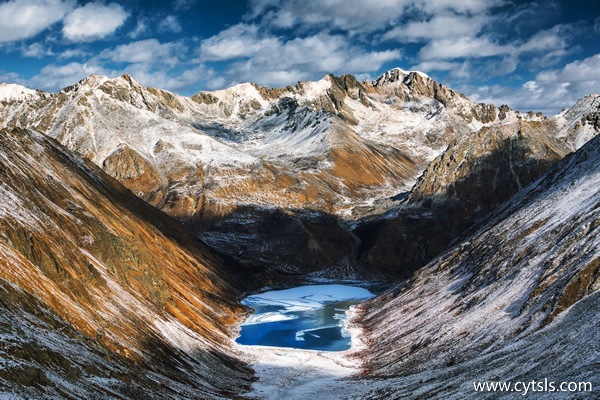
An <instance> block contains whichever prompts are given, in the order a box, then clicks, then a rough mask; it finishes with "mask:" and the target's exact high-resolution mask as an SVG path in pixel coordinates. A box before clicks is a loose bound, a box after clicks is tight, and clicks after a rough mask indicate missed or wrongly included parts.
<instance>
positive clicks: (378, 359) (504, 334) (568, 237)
mask: <svg viewBox="0 0 600 400" xmlns="http://www.w3.org/2000/svg"><path fill="white" fill-rule="evenodd" d="M599 187H600V137H595V138H594V139H592V140H591V141H590V142H589V143H587V144H586V145H585V146H583V147H582V148H581V149H579V150H578V151H577V152H576V153H573V154H570V155H569V156H567V157H566V158H565V159H564V160H562V161H561V162H559V163H558V164H557V165H556V166H555V167H554V168H553V169H552V170H551V171H550V172H549V173H548V174H546V175H545V176H544V177H543V178H542V179H540V180H538V181H536V182H534V183H532V184H531V185H530V186H528V187H527V188H525V189H524V190H523V191H521V192H519V194H517V195H516V196H515V197H514V198H513V199H511V200H510V201H509V202H507V203H506V204H505V205H503V206H502V207H500V208H499V209H498V210H496V211H495V212H494V213H493V215H492V217H490V219H489V220H488V221H487V222H486V223H485V224H484V225H483V226H482V227H481V229H479V230H478V231H477V232H475V233H474V234H473V235H472V236H470V237H468V238H466V239H465V240H464V241H463V242H461V243H460V244H458V245H456V246H454V247H453V248H451V249H450V250H448V251H446V252H445V253H444V254H442V255H441V256H440V257H438V258H436V259H435V260H434V261H432V262H431V263H430V264H428V265H427V266H426V267H425V268H423V269H422V270H420V271H419V272H418V273H416V274H415V276H414V278H413V279H412V280H411V281H409V282H408V283H406V284H403V285H400V286H398V287H396V288H394V289H393V290H391V291H389V292H388V293H386V294H383V295H381V296H379V297H377V298H375V299H374V300H371V301H369V302H367V303H365V304H364V305H361V306H360V311H359V315H358V316H357V320H358V321H361V323H363V324H364V326H365V328H366V333H365V340H366V341H367V342H368V343H369V344H370V346H369V349H368V351H365V352H363V353H362V354H360V356H361V357H362V358H363V359H364V360H365V362H366V364H365V370H366V371H367V372H368V373H369V374H370V375H371V376H377V377H380V378H385V380H384V381H381V382H385V384H383V383H378V382H377V381H375V382H374V383H373V385H374V386H373V389H372V390H373V393H371V394H374V393H376V394H377V395H378V396H382V397H385V396H391V395H393V396H397V397H419V396H425V395H426V396H427V397H428V398H464V396H465V395H467V394H472V393H474V392H473V386H472V383H473V382H474V381H513V382H515V381H517V380H519V381H531V380H533V379H535V380H538V381H539V380H542V381H543V379H544V378H547V379H548V380H550V381H556V382H561V381H566V382H570V381H586V382H592V383H593V386H594V388H597V387H598V384H600V382H599V379H598V378H599V377H598V374H597V367H598V358H597V357H598V354H599V351H600V347H599V344H600V336H599V335H600V334H599V332H600V329H599V328H600V325H599V321H598V319H597V318H596V315H597V314H598V312H599V311H600V297H599V291H598V289H600V191H599V190H598V188H599ZM580 394H581V395H585V393H580ZM588 394H589V393H588ZM537 395H540V396H541V397H540V398H556V393H536V396H537ZM489 396H490V397H494V396H500V397H502V395H501V394H499V393H489ZM508 397H510V396H508ZM494 398H496V397H494Z"/></svg>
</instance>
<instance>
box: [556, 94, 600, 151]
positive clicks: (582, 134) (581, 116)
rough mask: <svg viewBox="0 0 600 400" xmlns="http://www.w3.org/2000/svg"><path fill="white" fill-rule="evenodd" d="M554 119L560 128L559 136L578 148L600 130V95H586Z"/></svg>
mask: <svg viewBox="0 0 600 400" xmlns="http://www.w3.org/2000/svg"><path fill="white" fill-rule="evenodd" d="M554 119H555V121H556V124H557V125H558V127H559V129H560V130H559V133H558V135H557V137H559V138H561V139H563V140H564V141H565V142H566V143H567V144H568V145H569V146H570V148H571V150H577V149H578V148H580V147H581V146H583V145H584V144H585V143H586V142H587V141H589V140H590V139H591V138H593V137H594V136H596V135H597V134H598V131H600V95H597V94H590V95H587V96H585V97H584V98H582V99H580V100H579V101H577V103H575V105H573V107H571V108H569V109H566V110H563V111H562V112H561V113H560V114H558V115H557V116H556V117H554Z"/></svg>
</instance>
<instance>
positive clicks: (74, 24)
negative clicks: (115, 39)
mask: <svg viewBox="0 0 600 400" xmlns="http://www.w3.org/2000/svg"><path fill="white" fill-rule="evenodd" d="M127 17H128V14H127V12H126V11H125V10H124V9H123V7H122V6H120V5H119V4H117V3H110V4H108V5H104V4H102V3H88V4H86V5H84V6H83V7H79V8H77V9H75V10H73V11H72V12H71V13H69V15H67V17H66V18H65V21H64V26H63V36H64V37H65V38H66V39H68V40H70V41H73V42H90V41H93V40H97V39H102V38H104V37H106V36H108V35H110V34H112V33H113V32H114V31H116V30H117V28H119V27H120V26H121V25H123V23H124V22H125V20H126V19H127Z"/></svg>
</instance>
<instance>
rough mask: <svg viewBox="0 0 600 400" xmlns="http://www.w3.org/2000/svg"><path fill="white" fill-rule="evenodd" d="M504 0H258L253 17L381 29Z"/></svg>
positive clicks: (286, 24)
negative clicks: (414, 18) (406, 19)
mask: <svg viewBox="0 0 600 400" xmlns="http://www.w3.org/2000/svg"><path fill="white" fill-rule="evenodd" d="M501 3H503V1H502V0H464V1H455V0H381V1H377V2H369V4H368V7H366V6H365V2H364V1H363V0H321V1H318V2H306V1H302V0H287V1H282V0H254V1H252V2H251V11H250V13H249V15H248V18H249V19H257V18H260V19H262V20H264V21H265V22H266V23H269V24H272V25H273V26H276V27H281V28H290V27H293V26H299V27H325V28H329V29H343V30H347V31H353V32H370V31H378V30H381V29H383V28H386V27H388V26H390V25H392V24H394V25H397V22H398V21H399V20H400V19H402V18H403V17H407V16H415V15H424V16H429V17H431V16H436V15H442V14H448V13H454V14H461V15H478V14H483V13H485V12H487V11H488V10H490V9H491V8H493V7H495V6H497V5H498V4H501Z"/></svg>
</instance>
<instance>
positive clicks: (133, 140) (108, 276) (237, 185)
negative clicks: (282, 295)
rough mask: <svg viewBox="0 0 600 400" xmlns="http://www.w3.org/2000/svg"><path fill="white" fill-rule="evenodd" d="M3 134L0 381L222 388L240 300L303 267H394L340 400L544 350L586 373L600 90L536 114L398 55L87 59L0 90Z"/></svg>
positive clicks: (66, 393)
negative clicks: (394, 58) (356, 371)
mask: <svg viewBox="0 0 600 400" xmlns="http://www.w3.org/2000/svg"><path fill="white" fill-rule="evenodd" d="M0 128H1V129H2V130H1V133H0V172H2V174H1V178H0V179H1V182H0V190H1V191H2V198H3V202H2V203H1V204H0V224H1V225H2V232H1V233H0V249H1V250H2V251H0V265H2V270H1V272H0V273H1V274H2V275H0V288H1V289H2V291H3V293H4V294H3V296H2V299H1V300H0V301H1V303H0V304H1V306H2V307H1V309H0V310H1V314H0V321H2V324H1V328H0V329H1V330H0V338H1V339H2V343H3V348H2V349H0V363H2V369H1V370H0V388H7V390H10V391H13V392H14V393H18V394H19V395H20V396H23V397H39V396H42V395H43V396H46V395H47V396H50V397H93V396H100V397H124V398H131V397H135V396H136V394H138V395H139V394H140V393H145V394H146V395H147V396H150V397H156V398H194V397H197V396H198V393H202V396H201V397H202V398H205V397H206V398H208V397H213V398H222V397H225V398H233V397H236V396H238V395H241V394H243V393H245V392H246V391H247V390H248V389H249V387H250V385H251V382H252V380H253V373H252V370H251V368H250V367H249V366H248V365H246V363H245V362H244V361H243V360H241V359H240V358H239V357H238V355H237V354H236V350H235V346H233V343H232V337H233V336H234V335H235V329H236V328H235V326H236V324H238V323H239V322H240V321H241V319H242V318H243V316H244V315H245V313H247V312H248V310H246V309H245V308H244V307H242V306H240V305H239V303H238V300H239V299H240V298H241V296H242V295H243V293H247V292H249V291H255V290H259V289H261V288H264V287H267V286H270V285H281V284H284V285H285V284H293V283H294V282H300V281H304V280H306V279H316V278H330V279H362V280H378V281H383V282H386V283H387V284H392V283H398V285H397V286H394V287H393V288H392V289H390V291H388V292H385V293H383V294H382V295H380V296H378V297H377V298H375V299H374V300H372V301H370V302H368V303H366V304H365V305H364V306H361V308H360V312H359V313H358V315H357V316H356V317H355V318H356V321H355V322H356V323H357V324H359V325H361V326H362V327H363V329H364V336H365V340H366V342H368V343H369V346H368V347H367V349H366V350H361V351H358V352H356V354H354V357H356V358H358V359H360V360H361V363H362V365H363V375H361V376H360V378H359V379H358V382H361V381H363V380H364V381H365V382H369V386H368V387H365V386H360V384H359V383H356V382H355V383H352V384H351V383H348V389H347V390H348V392H347V393H346V394H345V396H347V398H353V397H352V396H356V398H365V397H364V396H377V395H379V396H380V397H381V396H384V397H385V396H393V395H395V394H398V393H402V394H403V395H404V396H409V397H410V396H413V395H415V393H417V392H419V390H425V389H424V388H427V393H429V394H431V396H437V397H439V398H448V397H447V396H456V398H459V396H461V393H462V395H464V393H465V392H464V390H466V389H465V387H463V386H460V384H459V383H458V382H466V381H467V380H468V379H470V378H469V376H474V371H479V370H485V371H488V372H486V374H487V375H485V376H481V378H480V380H486V379H487V380H492V378H493V376H492V375H494V374H496V375H495V376H499V375H502V376H504V375H505V374H504V373H505V372H506V371H513V375H511V376H514V377H515V378H517V377H518V378H523V379H525V378H529V377H532V376H536V374H537V376H542V375H543V374H544V373H545V374H546V375H548V374H549V370H548V369H547V367H546V366H543V364H544V362H546V361H547V362H549V360H551V359H552V360H553V361H554V364H553V365H556V366H560V368H562V371H565V372H564V373H563V374H562V375H561V376H563V375H564V377H565V379H567V378H569V379H575V378H578V379H579V378H580V379H582V380H584V379H585V380H592V381H593V380H594V379H595V380H596V381H597V377H596V376H595V375H593V374H591V373H590V371H593V369H594V365H597V363H598V360H597V356H595V354H597V349H596V352H594V350H593V349H590V350H589V351H588V352H587V353H585V352H582V350H581V347H580V346H582V345H583V344H584V343H587V344H588V345H589V344H590V343H591V344H592V346H596V347H597V345H598V343H600V342H599V341H598V337H597V333H594V332H598V326H597V325H598V323H597V321H596V319H595V318H586V315H588V316H589V315H596V314H597V308H598V304H599V303H598V296H597V293H596V291H597V289H598V287H600V284H599V283H598V279H599V276H600V265H599V264H598V260H599V259H600V258H598V257H599V254H598V252H599V250H598V249H600V239H599V237H598V226H599V225H600V224H599V221H600V219H599V215H598V207H599V204H600V203H599V201H600V200H599V199H598V195H599V192H598V187H599V186H598V177H599V175H598V174H599V173H600V170H599V168H600V154H599V151H600V148H599V146H600V142H599V141H598V138H597V136H596V135H597V134H598V132H599V131H600V96H598V95H589V96H586V97H585V98H583V99H581V100H580V101H578V102H577V103H576V104H575V105H573V107H571V108H570V109H566V110H563V111H562V112H561V113H560V114H558V115H556V116H552V117H547V116H544V115H542V114H541V113H533V112H530V113H520V112H518V111H514V110H511V109H510V108H509V107H508V106H505V105H503V106H501V107H496V106H494V105H491V104H475V103H473V102H472V101H470V100H469V99H468V98H467V97H465V96H464V95H462V94H460V93H458V92H456V91H454V90H452V89H450V88H447V87H445V86H444V85H442V84H440V83H437V82H435V81H434V80H433V79H431V78H430V77H429V76H428V75H426V74H424V73H422V72H419V71H405V70H402V69H400V68H395V69H392V70H390V71H388V72H386V73H385V74H384V75H382V76H381V77H379V78H378V79H375V80H373V81H364V82H359V81H358V80H357V79H356V78H355V77H353V76H351V75H345V76H339V77H336V76H333V75H328V76H326V77H324V78H323V79H322V80H320V81H317V82H299V83H298V84H297V85H295V86H288V87H285V88H279V89H269V88H265V87H259V86H258V85H255V84H250V83H247V84H241V85H237V86H234V87H231V88H228V89H225V90H220V91H215V92H200V93H198V94H196V95H194V96H192V97H183V96H179V95H176V94H174V93H170V92H168V91H165V90H160V89H154V88H144V87H142V86H141V85H140V84H139V83H138V82H136V81H135V80H134V79H133V78H132V77H130V76H129V75H123V76H121V77H118V78H114V79H109V78H107V77H102V76H95V75H92V76H90V77H88V78H85V79H83V80H82V81H80V82H78V83H77V84H75V85H73V86H69V87H66V88H64V89H63V90H61V91H60V92H58V93H46V92H42V91H36V90H31V89H27V88H24V87H21V86H18V85H14V84H3V85H2V86H0ZM573 325H576V326H575V328H574V327H573ZM573 329H575V330H576V331H577V332H581V337H580V338H574V339H573V340H572V341H570V342H568V343H564V346H563V339H562V338H563V337H564V336H563V335H566V334H567V332H569V330H571V331H572V330H573ZM584 332H591V333H585V334H584ZM539 343H542V344H539ZM540 346H545V348H555V349H557V351H558V349H562V348H564V349H567V348H568V349H571V350H572V353H571V354H572V356H571V357H567V356H564V357H563V356H560V357H554V358H553V357H552V354H554V353H546V352H544V351H542V348H541V347H540ZM514 348H518V349H520V352H521V353H520V356H519V357H516V358H513V359H507V356H506V355H507V354H509V352H510V351H511V349H514ZM561 351H562V350H561ZM542 353H543V354H542ZM561 354H562V353H561ZM492 357H497V358H492ZM527 357H530V358H535V357H538V358H539V362H536V363H535V365H533V366H531V365H530V368H525V367H519V365H521V364H523V362H522V360H526V359H528V358H527ZM492 359H494V360H500V361H496V362H495V363H492V361H491V360H492ZM519 360H521V361H519ZM490 363H491V364H492V365H493V368H483V367H481V366H482V365H488V364H490ZM538 365H541V366H538ZM544 368H546V369H544ZM432 370H434V371H435V373H432V372H431V371H432ZM500 372H502V374H500ZM215 376H217V377H219V378H218V379H215ZM473 379H474V378H473ZM423 382H426V383H427V385H425V384H424V383H423ZM436 382H437V383H436ZM358 386H360V387H358ZM361 396H363V397H361ZM400 397H403V396H400Z"/></svg>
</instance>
